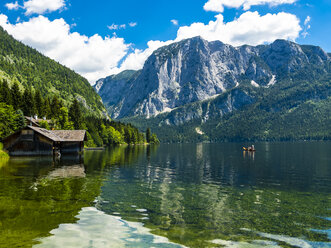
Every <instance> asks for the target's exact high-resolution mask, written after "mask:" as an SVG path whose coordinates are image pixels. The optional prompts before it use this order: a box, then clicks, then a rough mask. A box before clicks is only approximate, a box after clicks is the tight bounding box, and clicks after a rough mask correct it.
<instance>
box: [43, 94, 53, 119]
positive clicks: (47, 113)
mask: <svg viewBox="0 0 331 248" xmlns="http://www.w3.org/2000/svg"><path fill="white" fill-rule="evenodd" d="M43 102H44V104H43V105H42V108H41V116H42V117H46V118H47V119H50V118H51V117H52V116H51V115H52V110H51V103H50V101H49V98H46V99H45V100H44V101H43Z"/></svg>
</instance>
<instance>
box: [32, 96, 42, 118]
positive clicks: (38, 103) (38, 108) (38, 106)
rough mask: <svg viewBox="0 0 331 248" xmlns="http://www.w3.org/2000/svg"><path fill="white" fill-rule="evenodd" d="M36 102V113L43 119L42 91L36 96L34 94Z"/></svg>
mask: <svg viewBox="0 0 331 248" xmlns="http://www.w3.org/2000/svg"><path fill="white" fill-rule="evenodd" d="M34 102H35V106H36V112H37V115H38V116H40V117H43V105H44V103H43V99H42V97H41V94H40V91H39V90H36V92H35V94H34Z"/></svg>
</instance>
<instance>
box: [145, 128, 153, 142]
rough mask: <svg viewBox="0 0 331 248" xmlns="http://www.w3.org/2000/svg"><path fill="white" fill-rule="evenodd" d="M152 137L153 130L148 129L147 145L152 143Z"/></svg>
mask: <svg viewBox="0 0 331 248" xmlns="http://www.w3.org/2000/svg"><path fill="white" fill-rule="evenodd" d="M151 136H152V134H151V129H150V128H147V129H146V141H147V143H150V142H151Z"/></svg>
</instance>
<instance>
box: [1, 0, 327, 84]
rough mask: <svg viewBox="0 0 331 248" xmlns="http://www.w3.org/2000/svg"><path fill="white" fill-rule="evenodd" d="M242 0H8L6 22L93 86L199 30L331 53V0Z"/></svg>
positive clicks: (210, 36) (234, 40)
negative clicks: (308, 46) (279, 40)
mask: <svg viewBox="0 0 331 248" xmlns="http://www.w3.org/2000/svg"><path fill="white" fill-rule="evenodd" d="M236 2H238V5H234V4H233V0H193V1H192V0H177V1H175V0H159V1H156V0H154V1H153V0H140V1H137V0H121V1H113V0H97V1H84V0H18V1H15V0H2V4H1V6H0V25H1V26H3V27H4V28H5V29H6V30H7V31H8V32H9V33H10V34H12V35H13V36H14V37H15V38H17V39H19V40H21V41H22V42H23V43H25V44H28V45H30V46H32V47H34V48H36V49H37V50H39V51H41V52H42V53H44V54H45V55H47V56H49V57H51V58H53V59H55V60H57V61H59V62H61V63H63V64H65V65H67V66H68V67H70V68H72V69H74V70H75V71H77V72H79V73H81V74H82V75H83V76H85V77H87V78H88V79H89V81H90V82H91V83H92V84H93V83H94V82H95V80H96V79H98V78H100V77H104V76H107V75H109V74H112V73H117V72H119V71H121V70H123V69H139V68H141V67H142V65H143V62H144V61H145V60H146V58H147V57H148V56H149V55H150V54H151V53H152V52H153V51H154V50H155V49H157V48H158V47H160V46H162V45H166V44H170V43H172V42H174V41H178V40H180V39H183V38H188V37H191V36H195V35H201V36H202V37H203V38H205V39H207V40H221V41H223V42H225V43H230V44H232V45H235V46H237V45H242V44H246V43H247V44H251V45H257V44H261V43H269V42H272V41H273V40H274V39H276V38H285V39H289V40H293V41H296V42H298V43H300V44H313V45H318V46H321V47H322V48H323V49H324V50H325V51H327V52H331V42H330V40H331V28H330V27H331V1H330V0H318V1H316V0H237V1H236ZM283 3H285V4H283ZM254 4H255V5H254ZM210 22H212V23H210ZM123 62H124V63H123Z"/></svg>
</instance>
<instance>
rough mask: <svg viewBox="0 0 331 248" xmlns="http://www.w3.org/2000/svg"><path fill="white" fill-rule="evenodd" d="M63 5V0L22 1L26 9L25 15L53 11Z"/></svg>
mask: <svg viewBox="0 0 331 248" xmlns="http://www.w3.org/2000/svg"><path fill="white" fill-rule="evenodd" d="M64 6H65V1H64V0H28V1H26V2H24V5H23V8H24V9H26V12H25V14H26V15H31V14H43V13H46V12H53V11H56V10H59V9H61V8H63V7H64Z"/></svg>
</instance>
